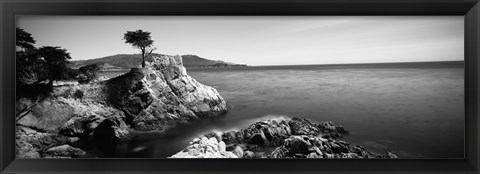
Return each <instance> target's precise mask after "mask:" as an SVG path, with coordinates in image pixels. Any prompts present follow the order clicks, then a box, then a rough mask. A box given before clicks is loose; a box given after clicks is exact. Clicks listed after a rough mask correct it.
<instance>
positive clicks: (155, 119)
mask: <svg viewBox="0 0 480 174" xmlns="http://www.w3.org/2000/svg"><path fill="white" fill-rule="evenodd" d="M30 97H31V98H35V96H30ZM36 97H37V99H38V100H34V99H31V98H20V99H18V100H17V102H16V115H17V125H19V126H22V127H29V128H33V129H34V130H36V131H38V133H39V134H42V135H43V134H48V135H51V136H54V135H58V136H61V137H63V136H69V137H90V136H91V137H94V138H96V139H102V140H109V141H110V140H111V141H122V140H126V139H128V138H129V137H130V135H129V131H128V130H129V128H133V129H137V130H145V131H160V130H167V129H169V128H172V127H175V126H176V125H177V124H183V123H188V122H190V121H192V120H196V119H199V118H201V117H215V116H218V115H220V114H222V113H225V112H226V111H227V104H226V102H225V100H224V99H223V98H222V97H221V96H220V95H219V93H218V92H217V91H216V90H215V89H214V88H212V87H209V86H205V85H202V84H200V83H199V82H197V81H196V80H195V79H193V78H191V77H190V76H189V75H187V73H186V70H185V67H183V63H182V58H181V57H180V56H168V55H162V56H160V57H153V58H152V61H151V62H148V63H147V65H146V67H145V68H132V70H131V71H130V72H128V73H126V74H123V75H120V76H118V77H115V78H113V79H110V80H106V81H101V82H95V83H89V84H81V85H71V86H58V87H54V89H53V92H51V93H50V94H48V95H42V96H40V95H39V96H36ZM17 131H19V129H17ZM17 135H18V137H19V138H17V141H19V142H18V143H17V151H19V153H17V157H22V156H28V157H39V156H40V157H42V156H47V155H48V154H46V153H45V152H46V150H48V149H46V148H47V147H44V146H41V147H36V148H34V149H36V150H34V151H29V150H27V149H28V147H30V146H34V147H35V145H32V144H31V143H32V142H33V143H36V141H33V139H35V138H38V136H37V135H36V134H35V135H33V134H25V133H19V134H17ZM27 140H29V141H27ZM52 141H55V140H52ZM52 144H55V145H57V146H58V145H62V144H59V143H52ZM49 147H52V146H49ZM20 152H22V153H25V154H21V153H20ZM66 154H67V155H73V154H70V153H66ZM50 156H51V155H50Z"/></svg>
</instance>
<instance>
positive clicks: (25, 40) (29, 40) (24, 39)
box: [15, 28, 36, 50]
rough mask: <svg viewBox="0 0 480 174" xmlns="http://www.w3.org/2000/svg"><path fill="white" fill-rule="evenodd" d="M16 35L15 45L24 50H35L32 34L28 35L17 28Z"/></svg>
mask: <svg viewBox="0 0 480 174" xmlns="http://www.w3.org/2000/svg"><path fill="white" fill-rule="evenodd" d="M15 35H16V43H15V45H16V46H18V47H20V48H22V49H24V50H28V49H34V48H35V47H34V46H33V44H35V42H36V41H35V39H33V37H32V34H30V33H27V32H26V31H25V30H23V29H21V28H16V30H15Z"/></svg>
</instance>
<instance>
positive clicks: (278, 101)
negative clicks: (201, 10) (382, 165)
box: [91, 62, 465, 158]
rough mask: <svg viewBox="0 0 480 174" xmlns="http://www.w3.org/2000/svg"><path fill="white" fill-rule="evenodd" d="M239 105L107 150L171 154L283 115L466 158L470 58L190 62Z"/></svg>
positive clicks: (368, 142) (379, 145)
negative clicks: (207, 65)
mask: <svg viewBox="0 0 480 174" xmlns="http://www.w3.org/2000/svg"><path fill="white" fill-rule="evenodd" d="M187 71H188V74H189V75H190V76H192V77H193V78H195V79H196V80H197V81H199V82H200V83H203V84H205V85H209V86H213V87H215V88H216V89H217V91H218V92H219V93H220V94H221V95H222V96H223V97H224V98H225V99H226V100H227V102H228V103H230V104H231V105H233V108H232V109H231V110H230V111H229V112H228V113H227V114H226V115H224V116H222V117H220V118H216V119H204V120H200V121H197V122H194V123H192V124H190V125H186V126H182V127H179V128H176V129H173V130H172V131H169V132H167V133H162V134H158V133H156V134H155V133H141V132H138V133H136V135H137V136H136V137H135V138H134V139H133V140H131V141H129V142H124V143H121V144H118V145H116V146H114V147H112V146H108V147H95V148H93V149H92V150H91V151H92V153H95V154H96V155H99V156H101V157H122V158H123V157H141V158H148V157H152V158H164V157H168V156H171V155H172V154H174V153H176V152H178V151H180V150H182V149H183V148H184V147H186V146H187V145H188V142H189V141H191V140H192V139H193V138H194V137H196V136H199V135H202V134H205V133H208V132H212V131H228V130H236V129H240V128H244V127H246V126H248V125H249V124H251V123H253V122H255V121H259V120H263V119H269V118H276V117H293V116H297V117H306V118H310V119H312V120H315V121H318V122H321V121H327V120H330V121H333V122H334V123H335V124H338V125H343V126H344V127H345V128H346V129H348V130H349V131H350V132H351V134H350V135H348V136H346V137H344V138H343V139H344V140H345V141H347V142H350V143H351V144H354V145H362V146H364V147H365V148H367V149H368V150H371V151H374V152H377V153H386V152H387V151H389V152H393V153H395V154H397V155H398V156H399V157H401V158H463V156H464V124H465V118H464V117H465V110H464V69H463V62H442V63H401V64H376V65H375V64H364V65H327V66H325V65H308V66H277V67H238V68H213V69H201V68H198V69H187Z"/></svg>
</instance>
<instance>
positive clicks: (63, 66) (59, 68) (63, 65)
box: [38, 46, 71, 84]
mask: <svg viewBox="0 0 480 174" xmlns="http://www.w3.org/2000/svg"><path fill="white" fill-rule="evenodd" d="M38 54H39V55H40V57H42V58H43V59H44V60H45V63H46V67H47V68H48V78H49V83H50V84H53V81H54V80H60V79H62V78H63V73H64V72H65V71H67V68H68V67H67V63H68V60H69V59H71V57H70V53H68V52H67V50H66V49H61V48H60V47H52V46H44V47H41V48H39V49H38Z"/></svg>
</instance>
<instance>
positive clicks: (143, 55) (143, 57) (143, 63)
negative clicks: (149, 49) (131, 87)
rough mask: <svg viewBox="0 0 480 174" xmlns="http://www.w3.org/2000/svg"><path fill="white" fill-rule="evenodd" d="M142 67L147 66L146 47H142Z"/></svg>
mask: <svg viewBox="0 0 480 174" xmlns="http://www.w3.org/2000/svg"><path fill="white" fill-rule="evenodd" d="M142 68H145V49H142Z"/></svg>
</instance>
